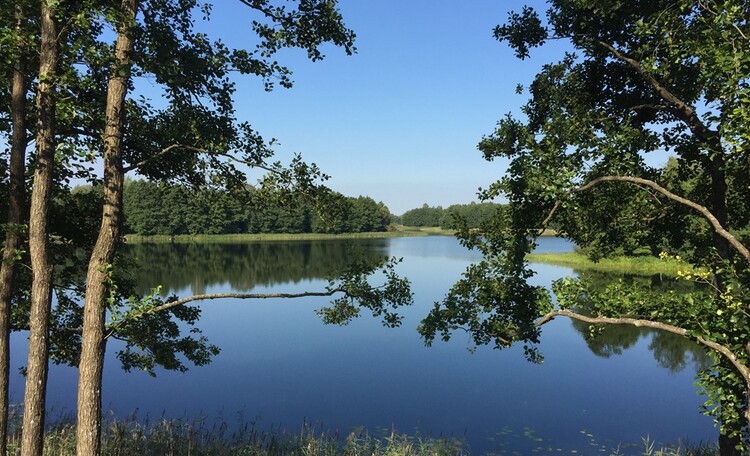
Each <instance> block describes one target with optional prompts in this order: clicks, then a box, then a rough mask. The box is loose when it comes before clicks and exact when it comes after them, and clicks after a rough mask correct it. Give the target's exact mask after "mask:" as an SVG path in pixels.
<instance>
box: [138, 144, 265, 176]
mask: <svg viewBox="0 0 750 456" xmlns="http://www.w3.org/2000/svg"><path fill="white" fill-rule="evenodd" d="M175 149H185V150H189V151H191V152H195V153H198V154H211V155H214V156H218V157H225V158H227V159H229V160H231V161H234V162H237V163H242V164H244V165H247V166H250V167H251V168H258V169H262V170H264V171H268V172H270V173H278V172H279V171H278V170H277V169H274V168H272V167H269V166H266V165H264V164H263V163H259V162H253V161H249V160H242V159H240V158H237V157H235V156H233V155H231V154H226V153H222V152H210V151H209V150H208V149H204V148H202V147H196V146H191V145H188V144H172V145H169V146H167V147H165V148H164V149H162V150H160V151H159V152H157V153H155V154H154V155H152V156H150V157H148V158H146V159H143V160H141V161H139V162H138V163H134V164H132V165H130V166H127V167H125V168H123V172H125V173H128V172H130V171H133V170H136V169H138V168H141V167H143V166H145V165H147V164H149V163H151V162H152V161H154V160H156V159H157V158H159V157H163V156H164V155H167V154H168V153H170V152H172V151H173V150H175Z"/></svg>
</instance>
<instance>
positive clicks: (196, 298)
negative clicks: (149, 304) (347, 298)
mask: <svg viewBox="0 0 750 456" xmlns="http://www.w3.org/2000/svg"><path fill="white" fill-rule="evenodd" d="M336 293H347V291H346V290H345V289H344V288H332V289H330V290H327V291H305V292H302V293H213V294H198V295H193V296H188V297H187V298H182V299H177V300H175V301H170V302H166V303H164V304H162V305H160V306H156V307H154V308H152V309H149V310H146V311H145V312H143V313H141V314H138V315H135V316H134V317H133V318H141V317H144V316H146V315H153V314H156V313H159V312H163V311H165V310H169V309H172V308H174V307H178V306H182V305H184V304H188V303H190V302H194V301H208V300H212V299H225V298H233V299H274V298H283V299H293V298H308V297H316V296H317V297H320V296H333V295H334V294H336ZM127 322H128V319H125V320H123V321H121V322H119V323H117V324H116V325H115V326H114V327H112V328H111V329H110V330H109V332H108V333H107V335H106V338H109V337H112V336H113V335H114V334H115V333H116V332H117V330H118V329H120V328H121V327H122V326H123V325H124V324H126V323H127Z"/></svg>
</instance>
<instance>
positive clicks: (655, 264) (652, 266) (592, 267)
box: [528, 252, 692, 277]
mask: <svg viewBox="0 0 750 456" xmlns="http://www.w3.org/2000/svg"><path fill="white" fill-rule="evenodd" d="M528 259H529V261H531V262H532V263H546V264H555V265H559V266H567V267H569V268H572V269H574V270H576V271H578V272H587V271H589V272H608V273H614V274H633V275H649V276H650V275H656V274H664V275H668V276H673V277H676V276H677V271H680V270H681V271H692V267H690V266H689V265H687V264H685V263H681V262H679V261H676V260H673V259H664V260H662V259H659V258H656V257H652V256H638V257H616V258H603V259H601V260H599V261H597V262H594V261H591V260H590V259H588V258H587V257H586V256H585V255H582V254H580V253H576V252H570V253H532V254H531V255H529V256H528Z"/></svg>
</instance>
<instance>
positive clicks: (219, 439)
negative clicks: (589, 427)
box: [8, 418, 718, 456]
mask: <svg viewBox="0 0 750 456" xmlns="http://www.w3.org/2000/svg"><path fill="white" fill-rule="evenodd" d="M581 433H585V434H586V435H587V436H589V437H590V438H591V441H590V442H589V445H588V447H584V448H582V449H581V450H568V451H565V450H563V449H562V448H556V447H555V446H550V444H549V443H547V442H544V441H543V439H541V438H539V437H536V436H535V435H533V433H531V432H530V431H529V430H526V431H525V433H524V437H522V438H528V439H531V440H533V441H534V442H537V443H538V444H539V445H540V446H539V447H538V448H536V449H534V450H532V451H533V453H535V454H594V452H595V453H596V454H604V455H608V456H623V455H636V454H638V455H644V454H645V455H652V456H659V455H661V456H689V455H694V456H708V455H716V454H718V452H717V449H716V446H715V445H710V444H699V445H685V444H683V443H678V444H677V445H669V446H664V445H658V444H656V443H654V442H653V441H651V440H649V439H648V438H644V439H643V441H642V442H639V443H634V444H629V445H623V444H619V445H614V446H611V445H610V444H606V445H605V444H601V443H598V442H596V439H595V438H594V436H593V435H591V434H589V433H586V432H585V431H581ZM515 437H518V436H515ZM515 437H514V436H509V437H508V439H509V442H510V441H512V440H513V439H514V438H515ZM518 438H521V437H518ZM8 443H9V445H8V447H9V448H8V449H9V453H8V454H16V451H17V449H18V444H19V439H18V435H17V433H14V434H13V435H12V436H11V438H10V441H9V442H8ZM497 443H498V444H499V447H498V448H500V452H501V454H506V451H503V450H502V447H503V445H502V444H503V442H500V441H498V442H497ZM584 445H585V444H584ZM470 454H480V453H472V452H471V451H470V448H469V447H468V446H467V445H466V444H465V443H464V442H463V441H462V440H460V439H456V438H452V437H440V438H434V437H422V436H419V435H407V434H402V433H398V432H395V431H393V430H391V431H387V430H384V431H381V432H380V434H379V435H378V436H374V435H371V434H369V433H367V432H366V431H364V430H355V431H353V432H350V433H348V434H340V433H339V432H320V431H318V430H316V429H315V427H314V426H310V425H309V424H305V425H303V426H302V429H301V430H300V431H299V432H296V433H292V432H288V431H283V430H274V431H271V432H267V431H260V430H258V429H256V428H255V427H253V426H250V425H248V426H242V427H240V428H239V429H236V430H234V431H230V430H229V426H228V425H227V423H226V422H223V421H221V420H219V421H218V422H217V423H216V424H214V425H207V424H206V422H205V421H197V422H191V421H187V420H166V419H160V420H156V421H155V422H149V421H148V420H146V421H145V422H144V421H139V420H136V419H135V418H133V419H130V420H124V421H122V420H109V421H107V422H105V423H103V426H102V455H104V456H115V455H117V456H126V455H139V456H165V455H169V456H177V455H185V456H209V455H210V456H223V455H227V456H229V455H238V456H239V455H243V456H244V455H248V456H249V455H253V456H271V455H273V456H276V455H279V456H281V455H284V456H286V455H300V456H302V455H304V456H318V455H321V456H322V455H325V456H375V455H391V456H421V455H425V456H428V455H429V456H443V455H445V456H456V455H470ZM512 454H518V453H516V452H514V453H512ZM44 455H45V456H46V455H49V456H53V455H54V456H74V455H75V427H74V426H73V425H72V424H60V425H56V426H55V425H53V427H52V428H51V429H49V430H48V431H47V432H46V434H45V444H44Z"/></svg>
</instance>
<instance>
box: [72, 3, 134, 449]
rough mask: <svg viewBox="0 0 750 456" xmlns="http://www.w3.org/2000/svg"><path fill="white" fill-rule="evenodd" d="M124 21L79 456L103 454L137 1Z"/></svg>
mask: <svg viewBox="0 0 750 456" xmlns="http://www.w3.org/2000/svg"><path fill="white" fill-rule="evenodd" d="M121 8H122V11H121V14H122V15H123V19H122V23H121V24H119V27H118V30H117V33H118V35H117V43H116V45H115V66H114V68H112V73H111V76H110V79H109V84H108V87H107V106H106V112H105V117H106V119H105V120H106V124H105V127H104V135H103V138H102V140H103V142H104V207H103V210H102V224H101V227H100V229H99V237H98V238H97V240H96V244H95V245H94V249H93V251H92V253H91V258H90V260H89V267H88V273H87V275H86V298H85V303H84V316H83V341H82V345H81V361H80V364H79V377H78V422H77V429H76V432H77V434H76V437H77V447H76V453H77V454H78V455H79V456H96V455H99V454H100V453H101V441H100V440H101V408H102V407H101V406H102V371H103V367H104V351H105V341H106V339H105V328H104V323H105V314H106V310H107V306H106V302H107V297H108V294H109V292H110V291H111V287H110V277H109V270H110V269H109V268H110V265H111V264H112V260H113V259H114V256H115V251H116V247H117V243H118V241H119V237H120V227H121V221H122V193H123V182H124V173H123V165H122V134H123V129H124V122H125V96H126V94H127V89H128V83H129V80H130V68H131V65H132V59H131V54H132V51H133V28H134V27H133V24H134V22H135V15H136V10H137V8H138V1H137V0H123V1H122V4H121Z"/></svg>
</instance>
